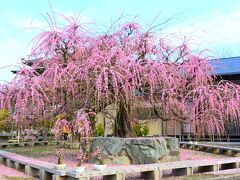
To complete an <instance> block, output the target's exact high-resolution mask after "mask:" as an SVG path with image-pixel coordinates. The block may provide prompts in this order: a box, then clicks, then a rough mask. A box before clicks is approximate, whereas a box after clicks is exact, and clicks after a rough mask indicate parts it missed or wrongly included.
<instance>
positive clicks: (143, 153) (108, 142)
mask: <svg viewBox="0 0 240 180" xmlns="http://www.w3.org/2000/svg"><path fill="white" fill-rule="evenodd" d="M97 147H100V149H101V155H100V156H99V157H98V158H92V159H91V160H90V161H91V162H94V163H103V164H149V163H156V162H161V161H166V160H168V159H171V158H174V159H177V158H178V152H179V143H178V140H177V139H176V138H167V140H166V139H165V138H163V137H153V138H151V137H149V138H148V137H147V138H116V137H96V138H93V139H92V144H91V149H96V148H97Z"/></svg>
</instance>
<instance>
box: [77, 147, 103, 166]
mask: <svg viewBox="0 0 240 180" xmlns="http://www.w3.org/2000/svg"><path fill="white" fill-rule="evenodd" d="M100 154H101V150H100V148H99V147H97V148H96V149H94V150H92V151H82V150H79V151H78V153H77V159H78V160H79V162H78V165H77V166H81V165H82V164H83V163H86V161H87V160H89V159H90V158H95V157H98V156H99V155H100Z"/></svg>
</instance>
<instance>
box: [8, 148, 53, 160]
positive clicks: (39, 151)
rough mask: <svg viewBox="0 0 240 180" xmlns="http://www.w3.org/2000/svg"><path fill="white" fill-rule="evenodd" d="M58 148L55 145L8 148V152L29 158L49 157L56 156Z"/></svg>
mask: <svg viewBox="0 0 240 180" xmlns="http://www.w3.org/2000/svg"><path fill="white" fill-rule="evenodd" d="M55 149H56V146H54V145H48V146H34V147H31V146H25V147H18V148H16V147H12V148H6V151H10V152H13V153H16V154H20V155H23V156H28V157H43V156H48V155H54V154H55Z"/></svg>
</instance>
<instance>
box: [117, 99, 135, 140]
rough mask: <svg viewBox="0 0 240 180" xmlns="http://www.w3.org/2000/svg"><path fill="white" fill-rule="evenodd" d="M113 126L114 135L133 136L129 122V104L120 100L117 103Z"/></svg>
mask: <svg viewBox="0 0 240 180" xmlns="http://www.w3.org/2000/svg"><path fill="white" fill-rule="evenodd" d="M115 126H116V127H115V136H118V137H132V136H134V134H133V131H132V126H131V122H130V106H129V105H128V104H126V103H124V101H120V103H119V106H118V112H117V118H116V122H115Z"/></svg>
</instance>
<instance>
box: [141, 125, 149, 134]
mask: <svg viewBox="0 0 240 180" xmlns="http://www.w3.org/2000/svg"><path fill="white" fill-rule="evenodd" d="M142 131H143V135H144V136H146V135H148V134H149V132H150V129H149V126H148V125H146V124H145V125H143V127H142Z"/></svg>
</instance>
